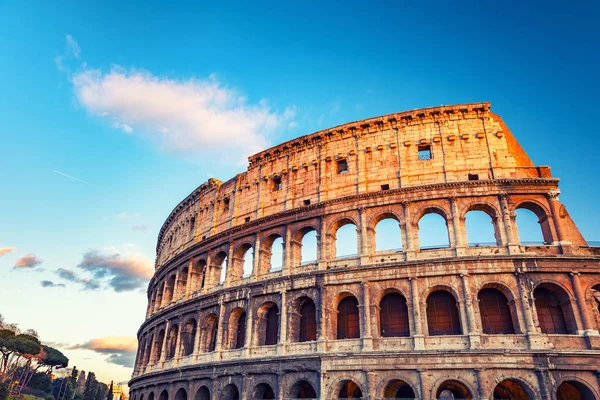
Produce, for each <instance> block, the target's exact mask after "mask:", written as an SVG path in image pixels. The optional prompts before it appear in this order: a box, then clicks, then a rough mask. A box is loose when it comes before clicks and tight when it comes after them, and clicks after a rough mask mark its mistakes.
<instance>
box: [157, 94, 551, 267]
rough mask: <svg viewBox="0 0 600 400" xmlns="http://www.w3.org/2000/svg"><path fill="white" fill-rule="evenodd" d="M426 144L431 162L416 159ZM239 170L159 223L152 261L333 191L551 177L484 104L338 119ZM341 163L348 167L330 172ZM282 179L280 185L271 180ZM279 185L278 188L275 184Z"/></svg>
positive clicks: (335, 193) (342, 193) (338, 194)
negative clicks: (335, 124)
mask: <svg viewBox="0 0 600 400" xmlns="http://www.w3.org/2000/svg"><path fill="white" fill-rule="evenodd" d="M427 149H429V150H430V152H431V153H430V154H431V159H427V160H423V159H420V158H419V150H422V155H423V154H425V155H426V153H427ZM249 162H250V164H249V166H248V170H247V171H246V172H243V173H240V174H238V175H237V176H236V177H234V178H233V179H230V180H229V181H227V182H221V181H218V180H217V179H209V180H208V182H206V183H204V184H202V185H201V186H200V187H198V188H197V189H196V190H195V191H194V192H193V193H192V194H190V195H189V196H188V197H187V198H186V199H184V200H183V201H182V202H181V203H180V204H179V205H178V206H177V207H176V208H175V209H174V210H173V211H172V212H171V214H170V215H169V217H168V218H167V220H166V221H165V223H164V225H163V227H162V228H161V231H160V234H159V237H158V244H157V266H160V265H162V263H163V262H164V261H165V259H166V258H167V257H168V256H169V254H172V253H173V252H174V251H176V250H177V249H179V250H182V249H184V248H186V247H187V246H188V245H191V244H193V243H196V242H198V241H201V240H203V239H206V238H208V237H210V236H211V235H214V234H216V233H219V232H221V231H223V230H226V229H228V228H231V227H233V226H237V225H241V224H244V223H246V222H249V221H251V220H254V219H257V218H261V217H264V216H267V215H271V214H275V213H278V212H281V211H284V210H289V209H292V208H296V207H300V206H304V205H307V204H314V203H316V202H320V201H326V200H331V199H333V198H337V197H343V196H349V195H355V194H360V193H365V192H374V191H379V190H385V189H388V188H389V189H397V188H401V187H411V186H421V185H428V184H435V183H447V182H460V181H467V180H469V179H479V180H488V179H518V178H549V177H551V176H550V171H549V168H548V167H535V166H534V165H533V163H532V162H531V160H530V159H529V157H528V156H527V154H526V153H525V152H524V151H523V149H522V148H521V146H520V145H519V144H518V142H517V141H516V140H515V138H514V137H513V135H512V134H511V132H510V131H509V130H508V128H507V127H506V125H505V124H504V122H503V121H502V120H501V119H500V117H498V116H497V115H495V114H493V113H492V112H490V103H473V104H461V105H455V106H442V107H434V108H425V109H420V110H414V111H408V112H403V113H397V114H390V115H386V116H382V117H377V118H370V119H366V120H362V121H358V122H352V123H349V124H345V125H341V126H338V127H335V128H332V129H327V130H323V131H320V132H316V133H313V134H310V135H306V136H302V137H299V138H297V139H294V140H291V141H288V142H285V143H282V144H280V145H279V146H276V147H272V148H270V149H268V150H265V151H263V152H261V153H258V154H255V155H253V156H251V157H249ZM344 163H345V164H346V165H347V172H342V173H338V170H339V169H340V168H342V167H343V164H344ZM279 182H280V184H279ZM277 189H278V190H277Z"/></svg>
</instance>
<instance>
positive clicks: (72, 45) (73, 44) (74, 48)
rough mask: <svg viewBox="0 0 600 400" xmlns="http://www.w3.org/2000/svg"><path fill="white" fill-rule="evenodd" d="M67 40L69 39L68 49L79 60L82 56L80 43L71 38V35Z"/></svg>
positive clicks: (67, 36)
mask: <svg viewBox="0 0 600 400" xmlns="http://www.w3.org/2000/svg"><path fill="white" fill-rule="evenodd" d="M66 39H67V47H68V50H69V51H70V53H71V54H72V55H73V56H74V57H75V58H79V56H80V55H81V47H79V43H77V41H76V40H75V39H73V36H71V35H69V34H67V35H66Z"/></svg>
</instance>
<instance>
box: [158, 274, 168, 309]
mask: <svg viewBox="0 0 600 400" xmlns="http://www.w3.org/2000/svg"><path fill="white" fill-rule="evenodd" d="M162 287H163V289H162V297H161V298H160V307H159V308H162V307H165V306H166V305H167V304H166V301H165V299H166V298H167V296H166V294H167V280H166V279H165V280H164V281H163V283H162Z"/></svg>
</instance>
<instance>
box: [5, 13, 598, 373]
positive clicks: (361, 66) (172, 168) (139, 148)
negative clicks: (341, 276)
mask: <svg viewBox="0 0 600 400" xmlns="http://www.w3.org/2000/svg"><path fill="white" fill-rule="evenodd" d="M123 3H124V2H116V1H115V2H86V4H83V3H81V2H75V1H64V2H62V1H58V2H42V1H38V2H21V1H4V2H2V3H0V139H1V142H0V143H1V145H0V179H1V182H2V189H3V190H2V191H1V194H2V195H0V210H2V211H0V247H11V248H12V247H15V248H16V250H14V251H11V252H9V253H7V254H4V255H2V256H0V279H1V280H2V282H3V283H4V285H3V288H2V290H1V291H0V304H1V305H2V306H0V312H1V313H2V314H3V315H4V316H5V318H6V319H8V320H10V321H12V322H16V323H19V324H20V326H21V327H23V328H30V327H31V328H35V329H37V330H38V331H39V332H40V335H41V337H42V338H43V339H44V340H48V341H52V342H56V343H62V344H64V345H65V346H66V347H69V346H70V347H72V349H71V350H66V351H67V352H68V355H70V356H71V359H72V364H77V365H78V367H82V366H83V367H84V368H86V369H93V370H96V371H97V372H99V375H100V377H101V378H104V379H117V380H126V379H127V378H128V375H129V374H130V370H129V369H127V368H125V367H121V366H118V365H117V364H115V363H105V362H104V360H106V358H107V357H111V361H117V362H119V361H121V363H122V364H126V362H125V361H123V360H119V356H120V355H123V357H126V354H125V353H126V351H125V350H126V348H125V350H123V348H122V349H121V350H122V351H121V352H119V351H116V350H118V349H115V352H114V353H110V354H99V353H98V352H94V351H91V350H83V349H86V348H87V349H92V350H93V349H94V348H97V347H99V346H96V347H95V346H94V343H97V342H90V340H91V339H93V338H106V337H131V336H133V335H134V334H135V332H136V330H137V327H138V326H139V324H140V323H141V322H142V320H143V316H144V312H145V296H144V294H143V289H141V290H140V287H143V286H144V282H145V279H147V276H148V274H149V273H151V272H149V270H144V268H145V267H148V265H150V264H151V263H152V262H153V257H154V248H155V240H156V236H157V232H158V230H159V229H160V226H161V224H162V222H163V221H164V219H165V218H166V216H167V215H168V214H169V212H170V211H171V210H172V208H173V207H174V206H175V205H176V204H177V203H178V202H179V201H180V200H181V199H182V198H183V197H185V196H186V195H187V194H189V193H190V192H191V191H192V190H193V189H194V188H195V187H197V186H198V185H199V184H201V183H202V182H204V181H205V180H206V179H207V178H208V177H210V176H214V177H216V178H218V179H221V180H226V179H229V178H230V177H232V176H233V174H235V173H236V172H239V171H241V170H242V169H243V168H244V166H243V160H244V157H245V156H247V155H249V153H248V149H260V148H261V147H264V146H267V145H271V144H276V143H278V142H281V141H284V140H286V139H289V138H292V137H295V136H299V135H303V134H306V133H311V132H313V131H316V130H319V129H322V128H326V127H330V126H335V125H338V124H341V123H344V122H349V121H354V120H359V119H363V118H367V117H372V116H376V115H382V114H386V113H391V112H396V111H404V110H409V109H414V108H419V107H427V106H436V105H441V104H454V103H462V102H475V101H490V102H491V103H492V109H493V111H494V112H496V113H498V114H499V115H500V116H501V117H502V118H503V119H504V120H505V122H506V123H507V125H508V126H509V128H510V129H511V130H512V131H513V133H514V134H515V136H516V137H517V139H518V140H519V141H520V143H521V144H522V145H523V147H524V149H525V150H526V151H527V153H528V154H529V155H530V157H531V158H532V159H533V161H534V163H536V164H537V165H550V166H551V167H552V172H553V174H554V176H557V177H560V178H561V189H562V192H563V194H562V195H561V201H562V202H563V203H565V204H566V206H567V208H568V210H569V212H570V213H571V215H572V217H573V218H574V220H575V222H576V223H577V224H578V226H579V228H580V230H581V231H582V233H583V235H584V237H585V238H587V239H588V240H600V234H599V233H598V231H597V228H596V227H597V226H598V224H599V223H600V213H599V212H598V205H597V203H596V202H595V199H597V198H598V197H599V195H600V189H599V188H598V185H596V184H595V183H596V178H597V173H598V170H599V164H600V162H599V161H598V157H597V149H598V148H599V147H600V146H599V145H600V138H599V135H598V134H597V131H598V128H597V121H596V118H595V117H596V114H597V110H598V108H599V106H600V104H599V103H600V101H599V100H598V96H597V94H598V93H599V92H600V84H599V82H598V76H597V71H598V70H600V68H599V67H600V62H599V60H598V50H599V49H598V47H599V45H598V43H600V41H599V39H600V38H599V34H598V29H597V21H596V16H597V15H598V11H599V10H598V4H597V3H594V2H587V3H586V2H570V3H569V4H568V6H565V5H564V3H561V2H543V3H539V4H535V3H529V4H521V3H520V2H518V3H510V2H502V3H500V2H498V3H494V4H492V3H488V2H467V3H464V2H463V3H461V5H456V4H453V3H452V2H427V3H421V4H418V5H417V4H400V3H399V2H371V3H374V4H368V3H367V2H354V1H348V2H344V3H340V2H325V3H326V4H322V2H316V1H303V2H275V1H272V2H263V1H255V2H239V3H238V2H228V3H226V4H222V3H221V2H187V3H186V2H177V3H176V4H172V3H165V2H147V1H144V2H136V1H131V2H127V4H123ZM342 4H343V5H342ZM199 110H200V111H201V112H198V111H199ZM65 175H69V176H70V177H73V178H77V179H78V180H75V179H72V178H69V177H67V176H65ZM82 181H83V182H82ZM27 254H34V255H35V257H37V258H29V261H30V262H31V263H33V264H35V263H36V261H37V260H43V261H42V262H41V263H40V264H39V265H37V266H35V267H33V268H18V269H15V268H13V266H14V265H15V263H16V262H17V260H18V259H19V258H20V257H23V256H25V255H27ZM115 265H117V266H121V267H122V269H120V270H119V269H118V268H117V269H115V268H114V266H115ZM59 269H62V270H61V271H62V274H61V275H59V273H60V271H59ZM65 270H67V271H70V272H71V273H72V274H71V275H69V272H65ZM42 280H48V281H51V282H53V283H54V284H58V285H60V284H64V285H65V286H64V287H62V286H61V287H42V286H41V285H40V282H41V281H42ZM90 285H92V286H93V285H98V288H95V289H94V290H85V289H86V288H87V289H92V287H90ZM115 290H119V291H118V292H117V291H115ZM113 341H115V342H116V341H118V340H116V339H115V340H113ZM125 347H126V346H125ZM111 354H112V355H111Z"/></svg>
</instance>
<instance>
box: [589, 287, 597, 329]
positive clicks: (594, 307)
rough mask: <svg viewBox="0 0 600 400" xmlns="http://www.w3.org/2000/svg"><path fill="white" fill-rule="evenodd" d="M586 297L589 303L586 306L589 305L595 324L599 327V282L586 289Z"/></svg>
mask: <svg viewBox="0 0 600 400" xmlns="http://www.w3.org/2000/svg"><path fill="white" fill-rule="evenodd" d="M587 293H588V294H587V296H586V299H590V302H591V304H589V305H587V306H588V307H589V306H590V305H591V307H592V310H593V312H592V315H593V316H594V318H595V319H596V325H597V326H598V328H600V283H597V284H595V285H593V286H592V285H590V287H589V288H588V290H587Z"/></svg>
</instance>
